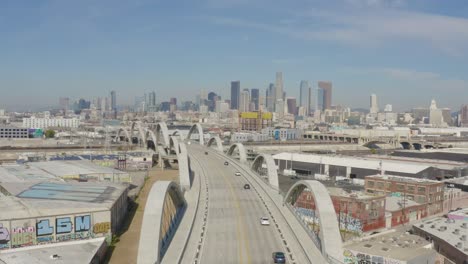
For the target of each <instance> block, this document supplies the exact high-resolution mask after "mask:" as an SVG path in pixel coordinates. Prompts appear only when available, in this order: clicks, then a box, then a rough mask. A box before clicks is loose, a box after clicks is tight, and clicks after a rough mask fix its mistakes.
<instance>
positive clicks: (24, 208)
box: [0, 182, 127, 219]
mask: <svg viewBox="0 0 468 264" xmlns="http://www.w3.org/2000/svg"><path fill="white" fill-rule="evenodd" d="M0 186H1V187H2V188H3V189H4V190H6V191H7V192H8V193H9V194H10V195H8V196H0V212H2V214H1V216H0V219H14V218H30V217H38V216H46V215H57V214H72V213H84V212H92V211H104V210H110V209H111V208H112V206H113V205H114V203H115V201H116V200H117V199H118V198H119V197H121V195H122V193H123V192H124V191H125V190H126V189H127V186H126V185H123V184H113V183H101V182H99V183H95V182H93V183H87V182H86V183H85V182H82V183H78V182H67V183H56V182H42V183H0Z"/></svg>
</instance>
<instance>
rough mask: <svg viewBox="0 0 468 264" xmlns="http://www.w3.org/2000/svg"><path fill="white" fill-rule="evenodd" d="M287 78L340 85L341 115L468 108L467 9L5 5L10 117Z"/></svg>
mask: <svg viewBox="0 0 468 264" xmlns="http://www.w3.org/2000/svg"><path fill="white" fill-rule="evenodd" d="M277 71H282V72H283V76H284V87H285V91H286V93H287V96H295V97H298V95H299V84H300V81H301V80H308V81H309V82H310V84H311V86H312V87H313V88H316V87H317V81H319V80H328V81H332V82H333V104H335V105H344V106H349V107H353V108H357V107H363V108H368V107H369V96H370V94H371V93H375V94H377V96H378V102H379V106H380V107H381V108H383V107H384V105H385V104H392V105H393V107H394V109H397V110H401V111H403V110H408V109H410V108H412V107H428V106H429V105H430V101H431V99H433V98H434V99H436V100H437V103H438V106H439V107H450V108H452V109H453V110H454V111H456V110H458V109H459V108H460V105H462V104H467V103H468V2H467V1H466V0H450V1H439V0H324V1H314V0H291V1H284V0H191V1H188V0H174V1H168V0H132V1H127V0H80V1H75V0H51V1H49V0H29V1H28V0H2V1H0V92H1V93H0V109H1V108H6V109H18V108H20V109H21V108H22V109H34V108H37V107H42V106H52V105H57V104H58V98H59V97H65V96H66V97H70V98H73V99H78V98H87V99H90V98H92V97H97V96H107V95H108V93H109V91H111V90H115V91H117V98H118V99H117V100H118V104H132V103H133V101H134V97H135V96H140V95H142V94H143V93H145V92H149V91H153V90H154V91H156V93H157V99H158V101H167V100H169V98H170V97H176V98H178V100H179V101H184V100H195V95H196V94H197V93H199V92H200V91H201V90H202V89H204V90H206V91H214V92H216V93H218V94H220V95H221V96H222V97H223V99H229V96H230V82H231V81H232V80H240V82H241V88H259V89H261V91H262V93H264V91H265V89H266V87H267V86H268V84H269V83H270V82H274V81H275V72H277Z"/></svg>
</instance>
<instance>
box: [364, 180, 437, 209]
mask: <svg viewBox="0 0 468 264" xmlns="http://www.w3.org/2000/svg"><path fill="white" fill-rule="evenodd" d="M365 189H366V193H372V194H382V195H387V196H401V197H403V199H408V200H411V201H415V202H417V203H418V204H423V205H425V206H426V211H427V215H428V216H431V215H434V214H438V213H441V212H442V211H443V202H444V183H443V182H438V181H433V180H427V179H415V178H408V177H401V176H391V175H373V176H367V177H366V178H365Z"/></svg>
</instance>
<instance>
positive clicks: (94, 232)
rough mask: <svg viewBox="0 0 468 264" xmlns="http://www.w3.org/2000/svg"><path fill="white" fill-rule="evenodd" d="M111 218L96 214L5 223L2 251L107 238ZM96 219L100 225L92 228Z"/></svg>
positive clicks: (1, 228) (0, 243)
mask: <svg viewBox="0 0 468 264" xmlns="http://www.w3.org/2000/svg"><path fill="white" fill-rule="evenodd" d="M109 217H110V216H109V214H108V212H96V213H92V214H87V215H70V216H60V217H46V218H39V219H35V218H32V219H24V220H11V221H7V222H5V221H3V222H2V223H0V250H1V249H8V248H19V247H25V246H32V245H36V244H49V243H56V242H63V241H69V240H81V239H88V238H94V237H103V236H106V237H108V236H110V228H111V224H110V222H109V220H110V219H109ZM93 219H94V220H95V221H97V222H98V223H96V224H94V225H93V223H92V220H93ZM7 227H8V228H7ZM10 227H11V229H9V228H10Z"/></svg>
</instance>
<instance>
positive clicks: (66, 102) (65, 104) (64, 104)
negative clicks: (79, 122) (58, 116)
mask: <svg viewBox="0 0 468 264" xmlns="http://www.w3.org/2000/svg"><path fill="white" fill-rule="evenodd" d="M59 106H60V110H63V111H64V112H67V110H69V109H70V98H68V97H60V99H59Z"/></svg>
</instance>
